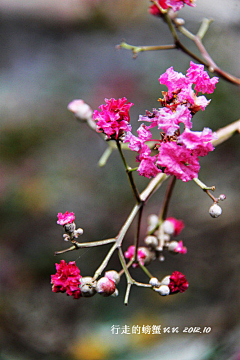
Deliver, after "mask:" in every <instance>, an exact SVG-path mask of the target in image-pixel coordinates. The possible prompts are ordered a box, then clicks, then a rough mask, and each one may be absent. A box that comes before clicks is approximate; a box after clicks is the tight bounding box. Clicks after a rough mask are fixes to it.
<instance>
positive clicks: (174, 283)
mask: <svg viewBox="0 0 240 360" xmlns="http://www.w3.org/2000/svg"><path fill="white" fill-rule="evenodd" d="M188 286H189V283H188V282H187V280H186V278H185V275H183V274H182V273H181V272H179V271H174V272H173V273H172V275H171V276H170V283H169V285H168V287H169V289H170V293H171V294H172V293H177V292H181V293H183V292H184V291H185V290H187V288H188Z"/></svg>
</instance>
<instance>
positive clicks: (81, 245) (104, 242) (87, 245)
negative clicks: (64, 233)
mask: <svg viewBox="0 0 240 360" xmlns="http://www.w3.org/2000/svg"><path fill="white" fill-rule="evenodd" d="M113 242H116V239H115V238H112V239H105V240H98V241H91V242H87V243H79V242H77V241H74V242H73V244H74V246H71V247H70V248H67V249H64V250H61V251H56V252H55V253H54V255H60V254H63V253H65V252H68V251H72V250H76V249H84V248H90V247H95V246H101V245H107V244H111V243H113Z"/></svg>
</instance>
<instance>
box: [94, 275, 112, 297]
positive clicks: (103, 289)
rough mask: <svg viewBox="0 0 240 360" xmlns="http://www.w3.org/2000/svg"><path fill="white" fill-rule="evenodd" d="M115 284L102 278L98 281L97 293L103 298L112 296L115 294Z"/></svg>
mask: <svg viewBox="0 0 240 360" xmlns="http://www.w3.org/2000/svg"><path fill="white" fill-rule="evenodd" d="M115 290H116V288H115V283H114V282H113V281H112V280H110V279H108V278H107V277H105V276H104V277H102V278H101V279H99V280H98V282H97V285H96V291H97V292H98V294H100V295H102V296H110V295H112V294H113V293H114V292H115Z"/></svg>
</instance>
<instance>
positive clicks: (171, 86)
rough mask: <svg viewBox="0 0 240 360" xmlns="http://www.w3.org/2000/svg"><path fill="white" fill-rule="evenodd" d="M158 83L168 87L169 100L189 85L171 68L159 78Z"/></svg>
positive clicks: (180, 74)
mask: <svg viewBox="0 0 240 360" xmlns="http://www.w3.org/2000/svg"><path fill="white" fill-rule="evenodd" d="M159 82H160V84H163V85H166V86H167V87H168V96H169V97H170V98H171V97H172V96H173V93H174V92H179V90H181V89H183V88H185V87H188V85H189V84H190V80H189V79H187V78H186V76H185V75H183V74H182V73H179V72H177V71H174V70H173V67H172V66H171V67H170V68H168V69H167V70H166V72H165V73H164V74H162V75H161V76H160V78H159Z"/></svg>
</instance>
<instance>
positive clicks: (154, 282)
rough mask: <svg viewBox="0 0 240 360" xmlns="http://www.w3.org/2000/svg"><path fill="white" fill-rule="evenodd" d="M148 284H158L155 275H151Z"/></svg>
mask: <svg viewBox="0 0 240 360" xmlns="http://www.w3.org/2000/svg"><path fill="white" fill-rule="evenodd" d="M149 284H150V285H152V286H158V285H159V281H158V279H157V278H156V277H152V278H151V279H150V280H149Z"/></svg>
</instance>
